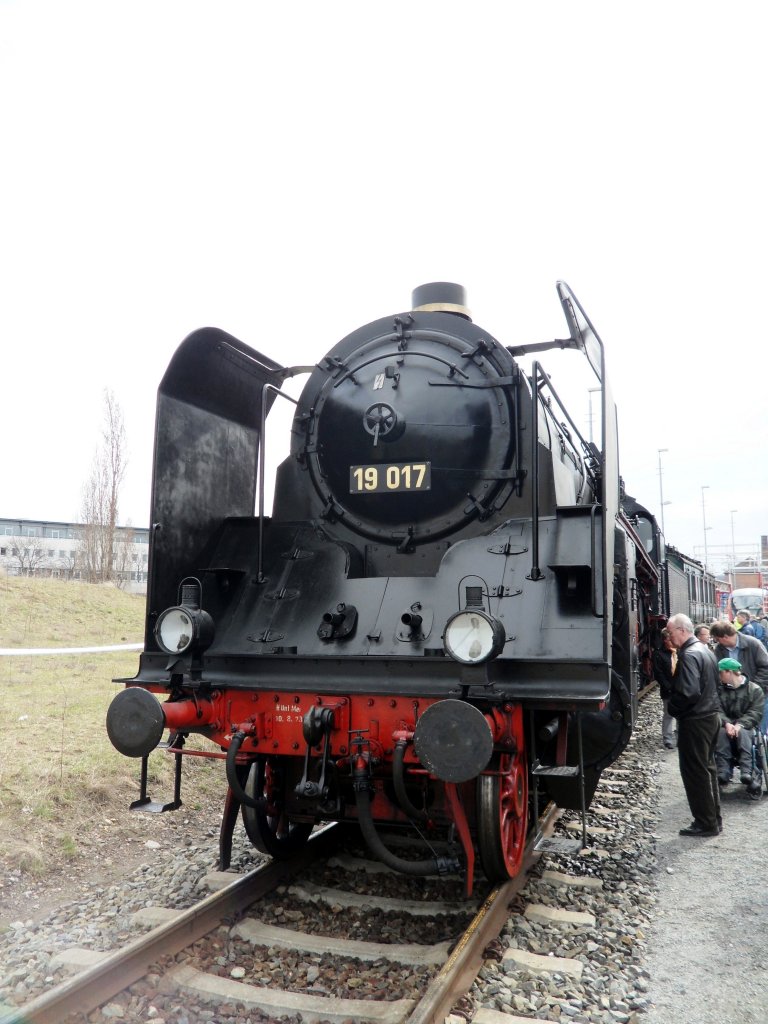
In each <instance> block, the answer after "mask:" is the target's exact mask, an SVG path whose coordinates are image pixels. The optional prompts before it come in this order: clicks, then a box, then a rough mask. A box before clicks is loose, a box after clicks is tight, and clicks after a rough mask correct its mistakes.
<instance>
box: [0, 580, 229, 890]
mask: <svg viewBox="0 0 768 1024" xmlns="http://www.w3.org/2000/svg"><path fill="white" fill-rule="evenodd" d="M144 603H145V599H144V598H143V597H139V596H136V595H131V594H126V593H124V592H123V591H120V590H116V589H115V588H113V587H104V586H93V585H90V584H85V583H74V582H68V581H60V580H36V579H20V578H16V577H8V578H3V577H0V648H14V647H15V648H33V647H91V646H99V645H110V644H119V643H140V642H141V641H142V639H143V633H144ZM137 668H138V653H137V652H134V651H129V652H126V653H123V652H120V653H107V654H87V655H45V656H37V655H34V656H32V655H30V656H21V657H18V656H16V657H0V721H2V722H3V726H4V728H3V739H2V741H0V861H2V862H3V863H4V864H5V865H6V866H7V867H16V868H21V869H22V870H24V871H28V872H31V873H32V874H42V873H44V872H45V871H47V870H48V869H50V868H53V867H56V866H60V865H61V864H62V862H66V861H68V860H72V859H76V858H79V857H81V856H85V855H88V853H89V851H90V850H91V849H92V848H93V846H94V843H95V837H96V836H99V837H103V835H104V831H105V828H106V829H107V830H113V831H114V832H115V834H119V829H120V827H121V823H123V822H125V823H126V827H127V818H128V817H129V815H128V813H127V807H128V804H129V802H130V801H131V800H132V799H134V798H135V797H136V793H137V778H138V768H139V762H138V761H136V760H133V759H128V758H125V757H123V756H122V755H121V754H118V753H117V751H116V750H115V749H114V748H113V747H112V745H111V743H110V742H109V740H108V739H107V734H106V730H105V725H104V722H105V717H106V712H107V707H108V706H109V703H110V701H111V700H112V697H113V696H114V695H115V693H116V692H117V691H118V687H117V686H116V684H115V683H113V682H112V679H113V678H116V677H119V676H123V677H125V676H132V675H134V674H135V672H136V670H137ZM190 762H191V763H190ZM215 768H216V766H215V765H212V764H211V763H210V762H208V761H207V760H204V759H202V758H187V759H185V764H184V771H185V774H186V775H187V776H189V775H194V779H193V780H190V779H189V778H187V779H185V786H184V790H183V794H184V797H185V802H186V801H187V800H188V801H189V806H190V808H191V809H193V808H194V806H195V804H194V801H195V800H198V799H201V798H203V796H204V795H205V794H207V793H211V792H216V793H218V794H220V795H223V793H222V789H221V786H222V783H221V775H220V774H219V773H218V772H217V771H216V770H215ZM150 772H151V774H150V782H151V784H152V788H151V789H150V792H151V793H152V795H153V796H155V790H157V791H158V792H157V796H158V797H161V796H165V795H166V794H170V792H171V791H172V765H171V762H170V759H169V758H167V757H165V756H162V755H160V754H156V755H155V756H154V757H152V758H150ZM130 817H133V816H130ZM105 823H106V824H105Z"/></svg>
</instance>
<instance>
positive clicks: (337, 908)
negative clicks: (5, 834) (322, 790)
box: [0, 694, 645, 1024]
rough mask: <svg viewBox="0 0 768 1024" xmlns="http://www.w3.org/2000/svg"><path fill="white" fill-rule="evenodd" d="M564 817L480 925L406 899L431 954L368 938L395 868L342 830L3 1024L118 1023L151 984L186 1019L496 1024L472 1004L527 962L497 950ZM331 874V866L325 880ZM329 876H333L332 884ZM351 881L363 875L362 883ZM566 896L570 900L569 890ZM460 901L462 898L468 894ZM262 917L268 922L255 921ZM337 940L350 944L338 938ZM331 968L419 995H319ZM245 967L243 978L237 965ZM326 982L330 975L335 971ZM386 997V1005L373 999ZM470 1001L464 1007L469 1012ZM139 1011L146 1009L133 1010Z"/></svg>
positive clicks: (620, 774) (405, 908)
mask: <svg viewBox="0 0 768 1024" xmlns="http://www.w3.org/2000/svg"><path fill="white" fill-rule="evenodd" d="M643 696H645V694H643ZM630 749H631V747H630ZM631 774H632V773H631V772H630V771H628V770H626V769H622V768H621V767H620V766H616V767H614V768H611V769H609V770H608V771H607V772H606V773H605V774H604V775H603V778H602V779H601V782H600V789H599V792H598V796H597V798H596V801H595V808H594V814H593V813H592V812H590V817H591V820H592V822H593V823H594V824H593V825H591V826H590V829H589V831H590V833H591V835H592V836H593V841H594V839H595V838H596V837H597V836H598V834H600V833H605V832H606V831H607V830H606V829H605V828H601V827H600V826H601V819H600V815H601V814H610V813H611V811H612V810H613V807H612V805H616V804H617V802H618V804H619V805H621V804H622V803H623V801H624V799H625V797H624V791H623V789H622V787H624V786H626V785H627V783H626V782H625V781H622V779H623V778H624V777H627V776H630V775H631ZM606 805H607V806H606ZM558 817H559V812H557V811H556V810H555V809H554V808H552V807H551V808H548V809H547V811H546V812H545V815H544V816H543V818H542V822H541V825H540V829H539V832H538V833H537V835H536V836H535V837H532V838H531V839H530V840H529V843H528V846H527V848H526V853H525V861H524V866H523V870H522V871H521V873H520V874H519V875H518V876H517V877H516V878H515V879H513V880H511V881H510V882H508V883H506V884H504V885H500V886H497V887H495V888H492V889H489V888H487V889H486V890H485V891H483V890H482V888H481V886H476V895H477V897H478V898H477V900H476V904H475V905H472V904H471V903H470V904H469V907H471V912H468V904H467V902H466V901H463V900H461V899H460V898H457V899H456V900H455V902H451V901H450V900H449V899H447V898H446V896H445V891H444V890H443V891H442V892H441V893H440V894H439V895H438V896H437V898H436V901H431V900H430V899H423V900H420V901H419V903H418V904H412V903H409V902H408V901H407V900H406V899H405V898H404V897H403V898H401V899H398V900H396V901H394V902H395V909H396V911H397V913H398V915H399V916H400V918H402V917H403V916H407V915H411V914H416V913H420V914H421V916H422V917H424V915H431V916H430V917H429V920H431V921H435V920H437V919H438V918H440V919H441V920H442V923H441V925H440V929H439V934H436V935H434V936H433V939H434V941H427V942H422V943H420V944H419V943H417V942H412V941H405V942H397V941H393V940H392V936H391V934H390V935H389V936H387V941H386V942H384V943H383V942H381V941H379V938H380V937H373V938H371V937H365V936H364V935H362V929H361V927H360V926H359V923H358V924H356V923H355V921H354V920H353V919H354V918H355V917H357V918H359V919H362V920H365V919H367V918H371V917H373V916H376V915H381V914H386V913H388V912H390V913H391V912H392V909H393V908H392V907H391V905H390V906H388V905H387V900H386V899H385V898H383V897H382V896H381V894H380V892H378V891H377V881H376V880H377V878H380V877H381V875H380V874H377V872H382V871H383V872H385V873H388V874H391V873H390V872H389V869H387V868H385V867H384V866H383V865H379V864H371V863H370V862H366V861H365V860H363V859H357V861H355V862H351V860H350V858H349V856H347V855H344V854H339V852H338V848H339V845H340V843H339V835H340V834H341V832H342V830H341V829H340V828H339V827H337V826H326V827H325V828H324V829H321V830H318V831H317V832H316V833H315V834H314V835H313V837H312V838H311V840H310V841H309V843H308V844H307V845H306V847H305V848H303V849H302V851H301V852H300V854H298V855H297V856H296V857H294V858H292V859H291V860H290V861H283V862H274V861H269V862H268V863H266V864H264V865H262V866H261V867H259V868H257V869H255V870H253V871H250V872H248V873H247V874H244V875H234V874H231V873H225V874H223V875H220V876H217V878H216V879H215V880H214V881H215V882H216V883H217V884H219V885H222V886H223V887H222V888H220V890H219V891H216V892H214V893H212V894H211V895H209V896H207V897H206V898H205V899H203V900H202V901H201V902H198V903H196V904H195V905H194V906H192V907H190V908H189V909H187V910H183V911H178V910H168V909H166V908H161V907H151V908H146V909H145V910H144V911H140V912H139V913H138V914H137V915H135V916H136V919H137V920H136V921H135V927H137V928H146V927H148V926H149V927H150V930H149V932H148V933H146V934H142V935H140V936H139V937H138V938H136V939H135V940H133V941H131V942H129V943H128V944H127V945H125V946H123V947H122V948H121V949H118V950H115V951H114V952H108V953H103V952H102V953H97V952H95V951H92V950H77V949H73V950H69V951H68V952H66V953H65V954H63V955H62V954H60V955H59V957H58V960H59V963H61V964H66V965H67V967H68V968H69V969H70V970H72V969H75V970H77V973H76V974H75V975H74V976H70V977H67V978H66V979H65V980H64V981H62V982H61V983H59V984H57V985H56V986H55V987H54V988H53V989H51V990H50V991H48V992H46V993H45V994H43V995H41V996H39V997H37V998H35V999H34V1000H33V1001H32V1002H29V1003H27V1004H26V1005H25V1006H23V1007H19V1008H18V1009H14V1010H10V1011H9V1010H5V1011H4V1012H3V1010H2V1009H0V1024H49V1022H50V1024H54V1022H55V1024H63V1022H66V1024H75V1022H78V1024H80V1022H83V1021H85V1020H86V1015H87V1014H89V1013H90V1012H91V1011H92V1010H93V1009H95V1008H96V1007H105V1005H108V1004H109V1001H110V1000H115V998H116V997H117V999H118V1001H117V1002H116V1003H114V1004H113V1015H114V1013H116V1012H117V1010H116V1007H118V1006H119V1005H126V999H125V997H124V996H120V993H125V992H126V991H127V990H129V989H130V987H131V986H132V985H134V984H135V983H136V982H139V981H140V979H143V978H146V977H147V976H148V975H149V976H150V977H151V978H152V981H151V982H150V983H145V984H144V988H143V996H142V997H141V998H139V999H138V1001H139V1002H142V998H143V997H144V996H146V994H147V992H150V993H151V991H152V988H153V986H156V987H157V991H158V992H159V993H162V995H163V997H164V998H165V999H166V1000H170V1001H171V1003H173V1004H175V1005H176V1006H182V1005H183V1006H200V1007H202V1006H206V1007H209V1008H210V1007H211V1006H214V1007H216V1006H222V1005H229V1006H235V1005H238V1006H242V1007H244V1008H245V1009H246V1012H249V1013H258V1016H257V1017H255V1018H253V1019H258V1020H270V1021H271V1020H274V1019H277V1018H278V1017H285V1015H286V1014H292V1015H293V1016H294V1019H301V1020H302V1021H303V1022H306V1024H310V1022H326V1021H328V1022H336V1021H339V1022H340V1021H349V1020H355V1021H360V1022H363V1021H366V1022H367V1021H370V1022H375V1024H379V1022H380V1024H433V1022H434V1024H437V1022H440V1024H442V1022H443V1021H444V1020H445V1019H446V1018H447V1017H448V1016H449V1014H450V1013H451V1011H452V1009H454V1008H457V1007H458V1009H459V1010H460V1011H461V1010H463V1011H464V1016H465V1019H469V1018H470V1016H471V1017H472V1019H473V1020H476V1021H477V1022H478V1024H481V1022H483V1021H484V1019H485V1018H484V1016H483V1011H480V1012H479V1013H478V1014H477V1015H474V1010H473V1009H470V1008H469V1007H470V1001H467V1000H466V999H465V997H466V994H467V993H468V991H469V990H470V988H471V987H472V985H473V982H474V981H475V979H476V977H477V976H478V972H479V971H480V970H481V968H482V967H483V964H484V962H487V958H488V957H489V956H490V957H491V958H493V957H494V956H497V957H498V959H500V960H501V959H502V957H503V958H504V959H505V960H506V959H507V958H509V957H510V956H512V957H514V956H515V955H516V954H515V953H514V951H512V952H511V951H510V950H509V949H507V950H505V949H504V948H503V944H502V943H496V942H495V940H496V939H497V938H498V937H499V935H500V933H501V931H502V929H503V928H504V926H505V924H506V923H507V919H508V916H509V914H510V908H512V910H511V912H512V913H515V912H516V911H519V912H522V910H523V909H525V905H524V902H522V901H520V900H518V899H516V897H518V896H519V894H520V893H521V892H522V890H523V889H524V887H525V886H526V884H527V881H528V878H529V875H530V872H531V869H532V867H533V865H534V864H535V863H536V861H537V860H538V857H539V856H540V854H539V852H537V851H536V850H535V849H534V841H535V840H540V839H541V838H542V837H543V836H547V835H549V834H551V832H552V830H553V828H554V825H555V823H556V820H557V818H558ZM564 824H565V828H564V829H563V825H562V824H561V826H560V830H561V831H564V832H565V833H566V834H568V833H570V834H571V835H574V834H575V833H576V832H577V831H578V828H579V827H580V826H579V823H578V822H576V821H574V820H571V821H569V822H565V823H564ZM544 845H546V844H544ZM321 864H322V865H325V867H320V866H319V865H321ZM329 869H330V870H331V875H332V877H328V870H329ZM351 871H355V876H354V879H352V876H351V874H350V872H351ZM369 872H370V873H371V877H372V879H373V881H372V882H370V881H369V882H367V883H365V884H362V883H361V882H360V881H359V878H360V877H361V876H362V875H363V874H364V873H366V874H367V873H369ZM547 874H548V875H549V876H550V877H549V879H548V882H549V884H552V885H569V886H576V887H578V886H579V885H586V884H587V882H586V881H585V878H586V877H587V876H582V878H581V879H579V878H573V877H570V878H569V877H568V876H564V875H562V874H558V873H557V872H555V873H552V872H548V873H547ZM340 876H341V877H340ZM341 890H344V891H343V892H342V891H341ZM360 890H363V891H362V892H360ZM562 891H563V892H564V893H567V892H568V889H563V890H562ZM459 892H460V889H459V887H458V886H457V888H456V893H457V895H458V894H459ZM291 901H294V904H295V905H299V904H301V903H303V904H305V905H311V911H310V912H309V913H308V914H307V915H306V919H310V918H311V919H312V922H313V924H314V925H316V926H317V927H318V928H319V929H322V920H321V919H322V917H323V914H325V915H326V916H327V915H328V914H330V915H332V916H336V917H337V918H338V919H339V920H341V919H343V920H345V921H348V922H349V929H350V930H354V931H355V933H356V934H355V937H354V938H348V939H346V940H340V939H329V938H326V937H324V936H323V934H322V932H321V931H320V933H318V932H315V933H314V934H310V933H308V932H304V931H301V930H297V928H296V927H293V928H290V929H289V928H286V927H285V923H286V922H285V921H279V916H280V915H278V916H277V919H278V924H277V925H276V924H275V923H274V919H275V917H274V915H273V922H272V923H270V919H269V914H266V913H265V912H264V911H265V910H266V909H268V906H269V905H271V906H272V907H273V908H274V906H276V905H281V904H290V903H291ZM391 902H392V901H390V903H391ZM562 902H563V903H565V904H569V903H570V902H571V898H570V897H569V896H568V895H565V896H563V897H562ZM323 908H325V909H323ZM329 908H330V909H329ZM372 911H374V913H372ZM529 912H531V913H533V914H535V913H537V912H538V913H542V911H541V910H539V911H537V910H536V909H535V908H534V909H533V911H530V908H529V909H528V910H526V914H528V913H529ZM547 913H549V911H547V912H545V915H544V916H545V919H546V916H547ZM568 913H569V912H568V911H566V912H565V916H564V917H563V918H562V919H563V920H568ZM251 914H258V915H259V916H258V918H255V917H251V916H250V915H251ZM246 915H247V916H246ZM461 915H463V917H464V919H465V920H462V916H461ZM283 916H284V917H286V915H283ZM297 916H301V915H298V914H297V912H296V911H293V912H291V911H288V912H287V921H289V922H290V921H291V919H292V918H293V920H294V921H295V919H296V917H297ZM576 916H577V917H578V915H576ZM398 921H399V919H398ZM573 923H574V924H579V923H581V925H583V926H587V922H586V921H581V922H578V921H576V919H575V918H574V919H573ZM396 927H398V928H400V927H402V924H400V923H398V924H397V925H396ZM430 927H431V929H432V930H433V931H436V930H438V929H437V926H434V925H431V926H430ZM332 930H333V931H335V932H336V933H338V931H339V929H338V925H337V926H336V927H335V928H334V929H332ZM224 947H226V948H227V949H228V950H230V951H232V952H233V957H234V959H233V957H230V958H229V959H225V958H222V957H220V956H217V953H221V951H222V949H223V948H224ZM264 948H266V949H268V950H269V957H265V959H270V958H271V957H273V956H275V955H276V951H278V950H280V949H282V950H283V951H284V954H285V955H286V956H287V958H288V960H289V961H290V958H291V955H293V961H294V962H293V963H292V964H291V963H289V964H288V966H287V967H286V970H285V972H284V973H285V975H286V976H287V977H288V979H289V983H288V984H287V985H286V986H285V988H277V987H276V985H275V983H274V980H273V978H272V977H271V976H269V971H270V969H271V970H272V972H273V973H274V968H273V967H272V968H270V967H269V966H267V967H266V968H265V967H264V965H263V964H262V965H261V967H259V962H260V961H259V955H258V953H257V952H255V951H256V950H258V949H264ZM329 957H332V958H333V961H334V968H333V969H334V971H335V972H336V973H337V974H338V976H339V977H342V976H344V974H345V972H346V975H347V976H349V977H352V978H354V976H355V974H356V968H355V966H354V965H355V964H358V966H359V962H360V961H365V962H367V963H368V964H370V963H371V962H373V963H375V964H377V965H380V971H379V975H380V978H381V982H382V985H381V987H382V989H387V988H388V989H389V992H390V993H392V994H394V993H399V991H400V987H401V986H402V969H401V968H402V964H403V963H405V964H406V965H408V968H409V983H408V984H409V988H410V990H409V992H408V994H407V995H406V996H404V997H403V998H397V999H382V998H381V994H382V993H381V991H379V992H378V993H373V994H372V993H365V992H362V993H360V995H359V996H357V997H355V998H350V997H349V996H348V995H347V996H339V995H335V994H333V993H332V992H322V991H312V989H313V987H314V989H319V988H321V987H322V986H317V985H314V986H313V984H312V982H313V981H314V980H315V979H314V976H313V975H316V974H317V973H319V972H318V971H317V970H315V971H314V972H313V970H312V966H311V965H313V964H316V963H318V962H319V961H320V960H321V959H323V960H324V961H325V963H326V964H327V958H329ZM238 958H240V959H241V960H242V962H243V963H244V964H245V966H244V967H240V966H239V962H236V961H238ZM540 959H543V958H540ZM221 960H224V965H222V963H221V962H219V961H221ZM296 961H301V962H303V963H304V968H305V970H304V973H303V974H302V972H301V971H297V969H296ZM520 962H521V963H522V964H524V965H525V966H526V969H531V970H538V969H541V968H542V965H541V964H539V965H536V963H535V956H534V959H533V961H531V960H526V959H525V957H521V958H520ZM270 963H271V961H270ZM307 964H309V965H310V969H309V971H306V966H307ZM206 965H207V967H206ZM208 968H212V970H209V969H208ZM546 968H549V969H550V970H551V969H553V968H555V969H559V970H561V971H567V970H568V965H567V964H565V963H563V964H561V963H560V962H559V961H554V960H552V959H550V960H549V963H548V964H544V965H543V969H546ZM260 972H261V973H260ZM324 972H325V973H326V974H327V973H328V969H327V966H326V967H324ZM415 974H419V975H420V977H419V978H418V979H417V980H418V984H416V982H415V981H414V975H415ZM353 984H354V982H353ZM415 989H418V991H415ZM131 991H133V990H131ZM376 994H378V996H379V998H374V997H373V996H375V995H376ZM120 1000H122V1003H121V1002H120ZM462 1000H465V1001H464V1002H463V1003H462ZM136 1001H137V999H136V997H133V1002H134V1003H136ZM155 1001H157V1000H155ZM143 1003H144V1008H145V1009H146V1008H147V1006H148V1005H151V995H150V997H148V998H143ZM166 1005H168V1004H166ZM486 1016H487V1015H486ZM90 1019H98V1018H90ZM104 1019H107V1018H106V1017H104ZM117 1019H119V1020H121V1021H132V1020H134V1019H135V1020H147V1019H151V1015H150V1017H147V1015H146V1013H142V1014H141V1015H140V1016H135V1017H134V1016H130V1015H129V1014H126V1015H125V1016H120V1017H118V1018H117ZM193 1019H195V1020H196V1019H198V1018H196V1017H193ZM249 1019H251V1018H249ZM486 1024H495V1019H494V1018H492V1017H488V1018H487V1022H486Z"/></svg>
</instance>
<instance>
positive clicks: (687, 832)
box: [680, 821, 721, 836]
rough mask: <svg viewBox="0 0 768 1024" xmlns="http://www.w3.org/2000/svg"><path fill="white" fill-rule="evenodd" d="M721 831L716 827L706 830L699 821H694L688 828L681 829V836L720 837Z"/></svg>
mask: <svg viewBox="0 0 768 1024" xmlns="http://www.w3.org/2000/svg"><path fill="white" fill-rule="evenodd" d="M720 832H721V829H720V828H719V827H718V826H717V825H716V826H715V827H714V828H704V826H703V825H700V824H699V823H698V821H692V822H691V824H690V825H689V826H688V828H681V829H680V835H681V836H719V835H720Z"/></svg>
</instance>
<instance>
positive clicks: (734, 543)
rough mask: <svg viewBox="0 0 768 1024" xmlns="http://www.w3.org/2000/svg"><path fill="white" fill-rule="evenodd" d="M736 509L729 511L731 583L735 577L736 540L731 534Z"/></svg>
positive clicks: (732, 533)
mask: <svg viewBox="0 0 768 1024" xmlns="http://www.w3.org/2000/svg"><path fill="white" fill-rule="evenodd" d="M738 511H739V510H738V509H737V508H732V509H731V582H733V577H734V576H735V575H736V540H735V535H734V532H733V515H734V512H738Z"/></svg>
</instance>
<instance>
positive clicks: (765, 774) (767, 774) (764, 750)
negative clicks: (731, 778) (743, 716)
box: [730, 726, 768, 800]
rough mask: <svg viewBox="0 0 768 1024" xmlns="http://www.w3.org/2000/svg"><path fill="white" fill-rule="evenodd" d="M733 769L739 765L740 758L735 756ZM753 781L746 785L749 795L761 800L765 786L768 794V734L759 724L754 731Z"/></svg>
mask: <svg viewBox="0 0 768 1024" xmlns="http://www.w3.org/2000/svg"><path fill="white" fill-rule="evenodd" d="M730 767H731V771H733V769H734V768H736V767H738V758H737V757H735V756H734V757H733V758H732V760H731V762H730ZM751 775H752V782H751V783H750V784H749V785H748V786H745V787H744V790H745V792H746V795H747V797H748V798H749V799H750V800H759V799H760V797H761V796H762V794H763V787H765V791H766V794H768V735H766V733H764V732H763V731H762V726H758V728H757V729H755V730H753V733H752V770H751Z"/></svg>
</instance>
